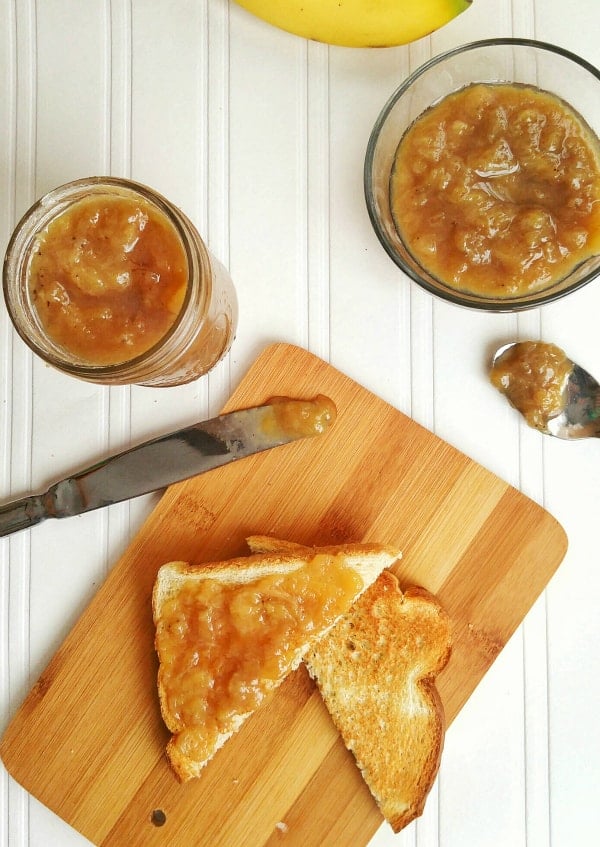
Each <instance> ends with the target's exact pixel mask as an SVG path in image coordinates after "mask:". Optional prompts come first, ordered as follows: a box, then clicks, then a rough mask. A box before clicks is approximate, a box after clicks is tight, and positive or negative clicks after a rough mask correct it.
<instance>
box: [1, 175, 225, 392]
mask: <svg viewBox="0 0 600 847" xmlns="http://www.w3.org/2000/svg"><path fill="white" fill-rule="evenodd" d="M3 286H4V297H5V300H6V305H7V308H8V311H9V314H10V317H11V320H12V322H13V324H14V326H15V328H16V330H17V332H18V333H19V335H20V336H21V337H22V338H23V340H24V341H25V342H26V343H27V344H28V345H29V347H31V349H32V350H33V351H34V352H35V353H36V354H37V355H38V356H40V357H41V358H42V359H44V361H46V362H47V363H48V364H50V365H53V366H54V367H56V368H57V369H59V370H61V371H63V372H65V373H67V374H70V375H71V376H75V377H79V378H81V379H85V380H88V381H91V382H97V383H105V384H130V383H138V384H141V385H149V386H170V385H178V384H181V383H185V382H189V381H191V380H193V379H196V378H198V377H200V376H202V375H203V374H205V373H207V371H209V370H210V369H211V368H212V367H213V366H214V365H215V364H216V363H217V362H218V361H219V360H220V359H221V358H222V357H223V356H224V355H225V353H226V352H227V351H228V349H229V347H230V345H231V343H232V341H233V337H234V333H235V328H236V322H237V301H236V295H235V290H234V287H233V284H232V282H231V279H230V277H229V274H228V273H227V271H226V270H225V268H224V267H223V266H222V265H221V264H220V263H219V262H218V260H217V259H216V258H215V257H214V256H212V254H211V253H210V252H209V251H208V249H207V248H206V246H205V244H204V242H203V241H202V239H201V237H200V235H199V233H198V231H197V230H196V228H195V227H194V225H193V224H192V223H191V222H190V220H189V219H188V218H187V217H186V216H185V215H184V213H183V212H182V211H181V210H180V209H178V208H177V207H176V206H175V205H173V204H172V203H171V202H170V201H168V200H167V199H166V198H164V197H163V196H161V195H160V194H158V193H157V192H155V191H154V190H153V189H151V188H148V187H147V186H145V185H141V184H139V183H135V182H132V181H130V180H123V179H118V178H112V177H91V178H86V179H81V180H76V181H74V182H70V183H68V184H66V185H62V186H59V187H58V188H56V189H54V190H53V191H51V192H49V193H48V194H46V195H45V196H44V197H42V198H41V199H40V200H38V202H37V203H35V204H34V205H33V206H32V207H31V208H30V209H29V210H28V212H27V213H26V214H25V215H24V217H23V218H22V220H21V221H20V223H19V224H18V225H17V227H16V229H15V231H14V233H13V235H12V237H11V240H10V242H9V245H8V248H7V251H6V256H5V260H4V271H3Z"/></svg>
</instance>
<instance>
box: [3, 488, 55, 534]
mask: <svg viewBox="0 0 600 847" xmlns="http://www.w3.org/2000/svg"><path fill="white" fill-rule="evenodd" d="M46 517H48V515H47V513H46V509H45V507H44V505H43V503H42V498H41V497H39V496H33V497H23V498H22V499H21V500H13V501H12V502H11V503H6V504H5V505H4V506H0V538H1V537H2V536H4V535H10V534H11V532H18V531H19V530H20V529H28V528H29V527H30V526H34V525H35V524H36V523H40V521H43V520H44V518H46Z"/></svg>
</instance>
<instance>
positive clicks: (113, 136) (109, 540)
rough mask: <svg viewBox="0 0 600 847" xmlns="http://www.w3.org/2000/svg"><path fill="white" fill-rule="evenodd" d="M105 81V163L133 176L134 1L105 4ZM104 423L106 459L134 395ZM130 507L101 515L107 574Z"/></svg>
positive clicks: (113, 403)
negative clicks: (132, 5) (132, 4)
mask: <svg viewBox="0 0 600 847" xmlns="http://www.w3.org/2000/svg"><path fill="white" fill-rule="evenodd" d="M106 4H107V5H106V33H105V42H106V47H105V62H106V75H105V80H104V86H105V101H106V110H105V111H106V115H107V126H108V131H107V134H106V136H105V144H106V145H107V147H106V149H105V151H104V160H105V162H106V164H107V172H108V173H109V174H110V175H112V176H121V177H130V176H131V125H132V121H131V108H132V103H131V79H132V51H131V44H132V9H131V0H126V2H120V0H106ZM101 402H102V415H101V418H102V422H103V426H104V433H105V438H104V440H105V448H106V452H107V453H113V452H118V451H119V450H122V449H125V448H126V447H127V446H129V443H130V441H131V389H130V388H128V387H127V386H111V387H110V388H108V389H106V391H104V392H103V397H102V401H101ZM130 511H131V510H130V504H129V502H125V503H119V504H117V505H115V506H112V507H110V508H109V509H108V510H103V511H102V513H101V516H100V518H99V519H100V520H101V523H102V534H103V538H104V544H105V550H104V556H103V559H104V568H105V571H108V569H109V568H110V566H111V564H112V563H113V562H114V559H115V555H114V552H113V551H114V548H115V547H116V548H118V549H123V548H124V547H125V544H126V542H127V541H128V539H129V536H130V534H131V526H130V524H131V519H130Z"/></svg>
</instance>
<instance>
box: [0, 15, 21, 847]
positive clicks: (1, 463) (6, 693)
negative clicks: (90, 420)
mask: <svg viewBox="0 0 600 847" xmlns="http://www.w3.org/2000/svg"><path fill="white" fill-rule="evenodd" d="M15 3H16V0H13V2H12V3H6V4H5V6H4V9H3V12H2V17H1V20H2V23H3V25H4V26H3V33H4V35H3V37H4V39H5V43H6V54H5V56H6V66H5V68H4V71H5V73H4V79H3V85H4V86H5V100H4V102H5V105H6V112H5V114H4V115H2V116H1V117H2V119H3V120H2V123H3V125H4V126H5V128H6V132H5V139H6V154H5V156H6V158H5V159H4V161H3V162H2V169H1V171H0V173H1V174H2V183H3V184H2V192H3V196H4V197H5V204H4V208H3V210H2V219H1V221H2V225H1V234H2V236H3V237H4V238H5V240H6V239H7V238H8V236H9V233H10V230H11V229H12V226H13V225H14V222H15V219H16V211H15V200H16V179H15V174H16V150H17V124H16V101H17V65H16V62H17V31H16V8H15ZM0 332H1V338H2V344H1V349H0V356H1V364H0V367H1V380H2V383H1V386H0V392H1V393H0V404H1V405H0V437H1V447H2V452H1V456H2V459H1V460H0V485H1V486H2V488H1V492H2V493H1V496H2V499H3V500H4V499H5V498H7V496H8V494H9V491H10V482H11V479H10V476H11V461H10V457H11V453H12V449H11V447H12V445H11V441H12V431H11V424H10V422H11V420H12V403H13V397H12V392H11V385H12V341H13V335H14V333H13V332H12V329H11V326H10V321H9V318H8V315H7V314H6V311H3V313H2V315H1V316H0ZM10 550H11V547H10V539H4V540H2V541H0V686H1V688H0V690H1V691H2V712H1V714H0V732H3V731H4V727H5V726H6V724H7V723H8V721H9V719H10V715H11V714H12V706H13V703H12V701H11V697H10V691H11V662H10V655H11V646H12V645H11V626H10V624H11V618H10V616H11V612H12V608H11V603H10ZM11 791H12V789H11V782H10V780H9V777H8V774H7V772H6V770H5V769H4V768H3V767H2V768H1V769H0V821H1V826H0V845H1V847H9V838H10V834H11V820H10V817H9V814H10V813H9V809H10V808H11V804H10V797H11Z"/></svg>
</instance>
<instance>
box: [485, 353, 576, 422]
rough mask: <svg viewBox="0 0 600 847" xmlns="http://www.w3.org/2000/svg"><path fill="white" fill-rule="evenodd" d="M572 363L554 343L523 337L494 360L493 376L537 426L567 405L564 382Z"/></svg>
mask: <svg viewBox="0 0 600 847" xmlns="http://www.w3.org/2000/svg"><path fill="white" fill-rule="evenodd" d="M572 369H573V363H572V362H571V360H570V359H569V358H567V356H566V355H565V353H564V352H563V351H562V350H561V349H560V347H557V346H556V345H555V344H547V343H545V342H542V341H522V342H520V343H518V344H514V345H512V346H511V347H509V348H508V349H507V350H505V351H504V353H502V354H501V355H500V356H499V357H498V359H497V360H496V361H495V363H494V365H493V367H492V369H491V371H490V380H491V382H492V384H493V385H495V386H496V388H497V389H498V390H499V391H501V392H502V393H503V394H505V395H506V397H507V398H508V400H509V401H510V402H511V403H512V405H513V406H514V407H515V408H516V409H518V410H519V411H520V412H521V413H522V415H523V416H524V418H525V420H526V421H527V423H528V424H529V425H530V426H532V427H534V428H535V429H545V428H546V425H547V423H548V421H549V420H550V418H553V417H555V416H556V415H558V414H560V412H561V411H562V410H563V409H564V407H565V390H564V389H565V384H566V381H567V379H568V376H569V374H570V373H571V371H572Z"/></svg>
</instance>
